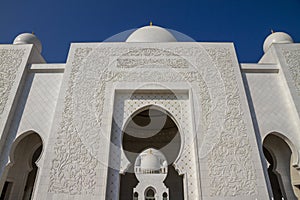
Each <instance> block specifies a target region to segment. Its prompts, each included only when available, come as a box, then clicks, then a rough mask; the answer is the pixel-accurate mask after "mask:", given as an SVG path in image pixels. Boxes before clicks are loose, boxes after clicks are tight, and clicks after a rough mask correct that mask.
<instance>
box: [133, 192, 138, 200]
mask: <svg viewBox="0 0 300 200" xmlns="http://www.w3.org/2000/svg"><path fill="white" fill-rule="evenodd" d="M138 197H139V193H137V192H135V193H134V194H133V200H138V199H139V198H138Z"/></svg>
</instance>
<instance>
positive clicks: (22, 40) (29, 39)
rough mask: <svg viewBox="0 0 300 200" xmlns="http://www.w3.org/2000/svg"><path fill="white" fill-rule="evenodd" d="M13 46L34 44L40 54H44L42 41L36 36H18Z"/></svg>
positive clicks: (24, 34) (23, 34) (28, 34)
mask: <svg viewBox="0 0 300 200" xmlns="http://www.w3.org/2000/svg"><path fill="white" fill-rule="evenodd" d="M13 44H33V45H34V46H35V47H36V48H37V50H38V51H39V53H41V52H42V43H41V41H40V40H39V39H38V38H37V37H36V36H35V35H34V34H31V33H22V34H20V35H18V36H17V37H16V38H15V40H14V42H13Z"/></svg>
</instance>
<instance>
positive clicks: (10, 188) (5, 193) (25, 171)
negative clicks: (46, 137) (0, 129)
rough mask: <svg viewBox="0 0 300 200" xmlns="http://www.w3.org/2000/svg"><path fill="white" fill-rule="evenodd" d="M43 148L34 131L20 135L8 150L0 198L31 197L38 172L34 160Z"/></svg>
mask: <svg viewBox="0 0 300 200" xmlns="http://www.w3.org/2000/svg"><path fill="white" fill-rule="evenodd" d="M42 149H43V142H42V139H41V137H40V136H39V135H38V134H37V133H35V132H28V133H24V134H22V135H20V136H19V137H18V138H17V139H16V140H15V142H14V143H13V145H12V147H11V151H10V163H9V165H8V166H7V167H8V169H7V173H5V177H2V179H4V180H5V182H4V186H3V188H2V192H1V196H0V199H1V200H29V199H31V198H32V194H33V189H34V183H35V180H36V175H37V172H38V166H37V165H36V161H37V160H38V159H39V157H40V155H41V152H42Z"/></svg>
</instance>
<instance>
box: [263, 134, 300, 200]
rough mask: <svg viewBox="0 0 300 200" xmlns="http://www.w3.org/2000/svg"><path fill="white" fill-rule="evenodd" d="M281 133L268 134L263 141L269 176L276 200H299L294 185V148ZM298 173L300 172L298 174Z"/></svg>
mask: <svg viewBox="0 0 300 200" xmlns="http://www.w3.org/2000/svg"><path fill="white" fill-rule="evenodd" d="M290 144H291V142H289V144H288V143H287V142H286V141H285V138H284V136H282V137H281V134H279V133H271V134H268V135H267V136H266V137H265V138H264V141H263V151H264V155H265V158H266V160H267V162H268V164H269V166H268V175H269V179H270V183H271V187H272V192H273V196H274V199H275V200H277V199H278V200H281V199H282V198H283V199H291V200H292V199H297V197H296V196H295V195H296V194H297V187H296V186H295V185H293V179H295V178H297V177H296V176H297V175H296V174H294V175H293V174H292V172H293V170H296V169H294V168H293V166H292V163H293V161H292V159H291V158H292V150H291V149H292V148H293V147H290V146H289V145H290ZM297 173H298V172H297Z"/></svg>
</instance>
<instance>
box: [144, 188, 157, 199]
mask: <svg viewBox="0 0 300 200" xmlns="http://www.w3.org/2000/svg"><path fill="white" fill-rule="evenodd" d="M145 200H155V191H154V189H153V188H147V189H146V191H145Z"/></svg>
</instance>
